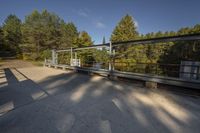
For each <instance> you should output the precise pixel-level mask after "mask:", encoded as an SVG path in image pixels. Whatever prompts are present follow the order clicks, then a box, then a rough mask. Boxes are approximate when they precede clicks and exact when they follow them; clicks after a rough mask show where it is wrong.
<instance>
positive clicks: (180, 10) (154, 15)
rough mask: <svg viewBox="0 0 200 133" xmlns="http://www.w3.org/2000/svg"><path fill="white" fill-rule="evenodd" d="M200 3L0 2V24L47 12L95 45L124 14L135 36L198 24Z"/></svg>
mask: <svg viewBox="0 0 200 133" xmlns="http://www.w3.org/2000/svg"><path fill="white" fill-rule="evenodd" d="M199 7H200V0H1V2H0V24H1V25H2V23H3V21H4V20H5V18H6V17H7V16H8V15H9V14H16V15H17V16H18V17H19V18H20V19H21V20H22V21H23V20H24V17H25V16H26V15H28V14H30V13H31V12H32V11H33V10H35V9H37V10H39V11H42V10H44V9H47V10H48V11H50V12H54V13H56V14H57V15H59V16H60V17H61V18H63V19H64V20H65V21H66V22H70V21H72V22H74V23H75V24H76V26H77V28H78V30H79V31H81V30H86V31H87V32H88V33H89V34H90V35H91V36H92V39H93V40H94V41H95V43H101V42H102V38H103V36H105V37H106V41H107V42H108V41H109V38H110V35H111V33H112V31H113V29H114V27H115V26H116V24H117V23H118V22H119V20H120V19H121V18H122V17H123V16H124V15H126V14H130V15H132V16H133V18H134V20H135V21H136V23H137V24H138V31H139V33H142V34H145V33H148V32H155V31H159V30H160V31H169V30H178V29H179V28H181V27H185V26H194V25H195V24H200V8H199Z"/></svg>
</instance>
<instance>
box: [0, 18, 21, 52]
mask: <svg viewBox="0 0 200 133" xmlns="http://www.w3.org/2000/svg"><path fill="white" fill-rule="evenodd" d="M3 33H4V42H5V45H6V47H7V48H8V49H10V50H12V51H13V52H17V53H19V52H20V51H19V45H20V43H21V39H22V34H21V20H20V19H19V18H18V17H17V16H16V15H9V16H8V17H7V18H6V20H5V21H4V24H3Z"/></svg>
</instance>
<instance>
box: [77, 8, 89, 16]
mask: <svg viewBox="0 0 200 133" xmlns="http://www.w3.org/2000/svg"><path fill="white" fill-rule="evenodd" d="M77 13H78V15H80V16H82V17H88V13H87V12H86V11H83V10H79V11H78V12H77Z"/></svg>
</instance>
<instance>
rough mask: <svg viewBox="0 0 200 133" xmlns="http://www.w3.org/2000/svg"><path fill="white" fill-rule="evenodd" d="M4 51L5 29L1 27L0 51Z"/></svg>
mask: <svg viewBox="0 0 200 133" xmlns="http://www.w3.org/2000/svg"><path fill="white" fill-rule="evenodd" d="M3 49H4V41H3V29H2V27H1V26H0V50H3Z"/></svg>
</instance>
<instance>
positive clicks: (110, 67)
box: [109, 42, 112, 71]
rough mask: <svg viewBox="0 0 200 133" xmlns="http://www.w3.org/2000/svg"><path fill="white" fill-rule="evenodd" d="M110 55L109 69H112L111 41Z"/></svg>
mask: <svg viewBox="0 0 200 133" xmlns="http://www.w3.org/2000/svg"><path fill="white" fill-rule="evenodd" d="M109 55H110V61H109V71H112V42H110V48H109Z"/></svg>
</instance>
